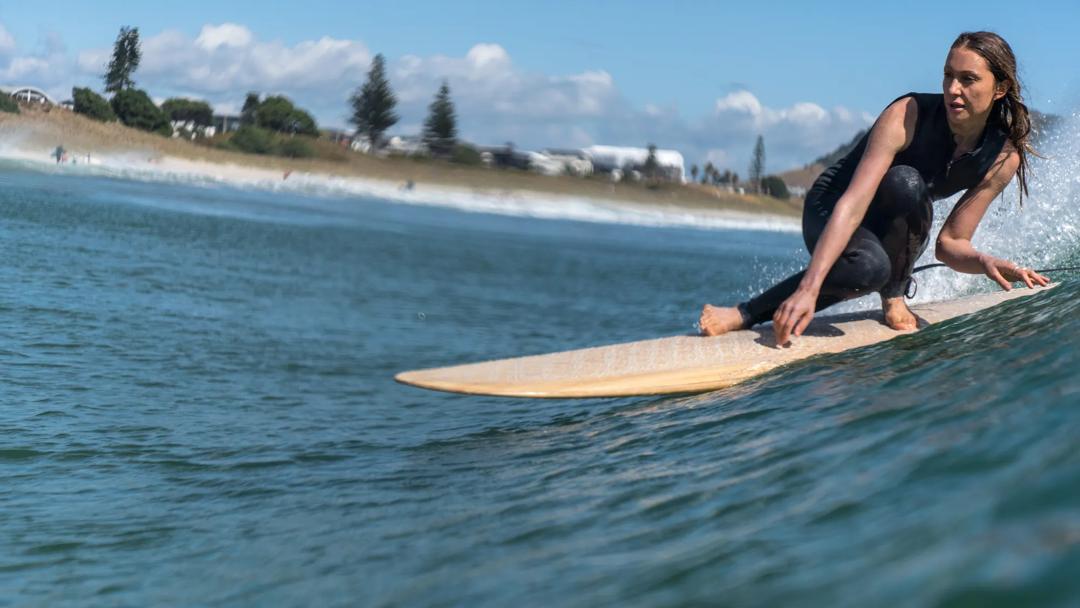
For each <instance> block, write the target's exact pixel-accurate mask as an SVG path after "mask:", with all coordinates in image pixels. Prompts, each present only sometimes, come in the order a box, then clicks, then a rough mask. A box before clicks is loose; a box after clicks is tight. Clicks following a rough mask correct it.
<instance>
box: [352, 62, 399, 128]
mask: <svg viewBox="0 0 1080 608" xmlns="http://www.w3.org/2000/svg"><path fill="white" fill-rule="evenodd" d="M350 102H351V103H352V107H353V115H352V117H351V118H350V119H349V120H350V122H352V124H354V125H356V128H357V130H358V131H360V132H361V133H363V134H364V135H367V136H368V139H369V140H370V141H371V147H372V148H373V149H378V148H379V144H380V143H381V141H382V136H383V133H386V130H387V129H389V128H390V127H392V126H394V125H395V124H397V121H398V116H397V114H394V106H396V105H397V99H396V98H395V97H394V92H393V91H391V90H390V83H389V81H387V80H386V60H385V59H383V56H382V54H379V55H375V59H374V60H372V62H371V70H370V71H369V72H368V75H367V81H366V82H364V84H363V86H361V87H360V88H359V89H358V90H357V91H356V93H354V94H353V96H352V98H350Z"/></svg>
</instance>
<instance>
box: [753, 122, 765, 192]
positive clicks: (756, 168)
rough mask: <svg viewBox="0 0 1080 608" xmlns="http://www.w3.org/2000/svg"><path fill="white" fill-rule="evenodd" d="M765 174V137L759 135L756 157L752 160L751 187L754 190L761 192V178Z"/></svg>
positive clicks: (755, 145)
mask: <svg viewBox="0 0 1080 608" xmlns="http://www.w3.org/2000/svg"><path fill="white" fill-rule="evenodd" d="M764 176H765V139H764V138H763V137H761V136H760V135H758V136H757V143H756V144H754V157H753V159H752V160H751V161H750V187H751V188H753V189H754V192H761V178H762V177H764Z"/></svg>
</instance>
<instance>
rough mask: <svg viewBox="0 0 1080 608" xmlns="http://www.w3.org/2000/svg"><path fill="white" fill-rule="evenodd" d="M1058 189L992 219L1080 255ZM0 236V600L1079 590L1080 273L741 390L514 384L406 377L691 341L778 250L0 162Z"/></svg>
mask: <svg viewBox="0 0 1080 608" xmlns="http://www.w3.org/2000/svg"><path fill="white" fill-rule="evenodd" d="M1051 186H1053V188H1051ZM1077 187H1078V186H1077V184H1075V183H1072V182H1070V181H1069V180H1068V179H1065V178H1062V180H1060V182H1054V183H1053V184H1050V185H1044V190H1045V189H1050V190H1053V189H1054V188H1056V190H1054V192H1056V193H1057V194H1060V196H1056V197H1054V198H1053V200H1054V202H1053V204H1051V203H1050V202H1048V201H1049V200H1050V198H1051V197H1046V198H1044V199H1043V200H1042V201H1041V204H1040V201H1032V202H1029V203H1028V204H1027V209H1026V210H1025V211H1024V212H1022V213H1020V212H1016V211H1015V210H1010V207H1009V203H1008V202H1003V203H1002V204H1001V205H1000V207H1001V208H1002V209H1003V211H1001V212H1000V213H998V212H996V211H995V214H994V215H993V216H992V217H989V218H988V219H987V220H986V224H987V228H986V230H983V231H981V232H980V238H981V239H984V240H983V243H984V244H986V245H988V246H998V247H1000V248H1002V249H1003V250H1004V251H1003V253H1008V254H1009V255H1012V256H1014V257H1016V258H1017V259H1019V260H1021V261H1024V262H1026V263H1031V264H1043V263H1045V264H1066V263H1074V264H1075V263H1078V262H1080V244H1078V243H1077V239H1076V238H1075V235H1076V232H1075V230H1076V228H1075V226H1076V225H1077V222H1076V218H1077V215H1078V213H1077V201H1080V197H1077V196H1076V194H1077ZM940 209H941V208H940V207H939V210H940ZM1018 213H1019V214H1018ZM1025 214H1026V215H1025ZM1018 218H1019V219H1018ZM1018 226H1021V227H1024V226H1026V228H1024V230H1027V231H1028V232H1027V233H1028V234H1029V235H1034V237H1032V238H1028V239H1023V238H1018V237H1016V236H1015V234H1014V233H1016V232H1019V231H1020V230H1019V228H1017V227H1018ZM1070 230H1071V231H1073V232H1070ZM1070 235H1072V236H1070ZM0 242H2V243H3V253H4V254H3V256H2V258H0V284H2V285H3V289H2V290H0V311H2V315H3V320H4V323H3V326H2V328H0V369H2V371H0V606H65V605H79V606H82V605H101V606H149V605H184V606H194V605H207V606H313V605H317V606H356V605H371V606H451V605H493V606H504V605H560V606H675V605H724V606H1020V605H1025V606H1028V605H1041V606H1052V605H1059V606H1069V605H1071V606H1076V605H1078V604H1080V579H1078V578H1077V573H1080V441H1078V439H1080V356H1078V352H1080V351H1078V349H1080V346H1078V344H1080V280H1078V278H1077V277H1076V276H1075V275H1073V276H1070V275H1060V276H1058V277H1057V278H1058V279H1060V280H1061V285H1060V286H1059V287H1058V288H1056V289H1054V290H1051V291H1048V292H1045V293H1042V294H1039V295H1036V296H1034V297H1032V298H1027V299H1023V300H1022V301H1016V302H1010V303H1006V304H1004V305H1002V306H1000V307H997V308H995V309H992V310H989V311H986V312H984V313H980V314H977V315H973V316H970V317H967V318H962V319H957V320H953V321H950V322H947V323H943V324H940V325H937V326H933V327H930V328H927V329H925V330H923V331H921V332H919V333H918V334H915V335H910V336H905V337H901V338H898V339H896V340H894V341H891V342H888V343H885V344H880V345H877V346H873V347H870V348H864V349H859V350H855V351H851V352H848V353H844V354H840V355H832V356H825V357H819V358H816V359H812V360H809V361H806V362H804V363H800V364H797V365H794V366H791V367H788V368H785V369H782V370H779V371H777V372H776V373H772V374H769V375H767V376H765V377H763V378H761V379H759V380H757V381H754V382H751V383H748V384H745V385H742V386H738V387H735V388H732V389H729V390H724V391H719V392H714V393H708V394H704V395H696V396H680V397H665V398H632V399H606V400H562V401H529V400H517V399H499V398H483V397H470V396H459V395H447V394H439V393H431V392H425V391H420V390H417V389H414V388H410V387H405V386H401V385H397V384H395V383H394V382H393V380H392V376H393V374H394V373H396V372H398V371H402V370H405V369H413V368H419V367H432V366H439V365H445V364H451V363H458V362H465V361H474V360H483V359H489V358H497V357H506V356H513V355H521V354H530V353H541V352H548V351H554V350H562V349H568V348H575V347H583V346H590V345H597V344H605V343H612V342H619V341H627V340H636V339H643V338H649V337H656V336H662V335H669V334H677V333H686V332H690V331H693V323H694V322H695V321H696V318H697V313H698V311H699V309H700V306H701V304H702V303H704V302H707V301H708V302H715V303H721V302H732V301H735V300H737V299H739V298H742V297H745V296H747V295H750V293H751V292H753V291H755V290H756V289H758V288H760V287H763V286H764V285H766V284H767V283H768V282H770V281H772V280H775V279H777V278H780V277H782V276H784V274H785V273H787V272H789V271H791V270H793V269H794V268H797V267H798V266H799V265H800V264H801V263H803V261H805V258H806V254H805V252H803V251H802V245H801V240H800V238H799V236H798V235H797V234H793V233H790V232H784V231H764V230H735V229H721V228H715V227H713V228H709V229H697V228H693V227H678V226H666V227H665V226H653V227H646V226H634V225H628V224H626V223H618V222H583V221H572V220H559V219H537V218H534V217H518V216H513V215H498V214H490V213H475V212H465V211H462V210H461V209H449V208H440V207H437V206H417V205H407V204H402V203H401V202H391V201H387V200H379V199H375V198H363V197H355V196H353V197H342V196H312V195H311V194H310V193H291V192H267V191H263V190H259V189H230V188H227V187H221V186H215V185H209V186H208V185H205V184H201V185H185V184H183V183H177V182H176V181H175V180H170V181H166V182H160V181H146V180H143V181H140V180H129V179H116V178H112V177H104V176H95V175H89V174H75V175H69V174H65V173H64V172H57V171H30V170H26V169H25V168H23V167H22V166H21V165H20V166H16V165H11V164H9V165H6V166H4V167H2V168H0ZM991 288H992V286H991V285H990V284H989V282H988V281H987V280H979V279H963V280H961V279H957V278H955V277H950V276H949V274H947V273H938V274H935V275H933V276H927V277H926V279H925V280H924V282H923V287H922V289H921V291H920V298H921V299H933V298H940V297H949V296H952V295H957V294H959V293H965V292H968V291H972V290H979V289H982V290H989V289H991ZM859 305H860V304H853V305H852V306H859Z"/></svg>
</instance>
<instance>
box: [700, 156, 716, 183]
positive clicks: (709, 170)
mask: <svg viewBox="0 0 1080 608" xmlns="http://www.w3.org/2000/svg"><path fill="white" fill-rule="evenodd" d="M714 171H716V167H714V166H713V164H712V161H711V160H710V161H707V162H706V163H705V172H704V173H702V174H701V183H703V184H704V183H706V182H708V181H709V180H711V179H712V175H713V172H714Z"/></svg>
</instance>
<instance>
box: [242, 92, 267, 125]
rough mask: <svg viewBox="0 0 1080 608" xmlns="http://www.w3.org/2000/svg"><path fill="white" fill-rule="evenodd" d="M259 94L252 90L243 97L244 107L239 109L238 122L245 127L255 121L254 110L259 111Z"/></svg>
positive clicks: (253, 123)
mask: <svg viewBox="0 0 1080 608" xmlns="http://www.w3.org/2000/svg"><path fill="white" fill-rule="evenodd" d="M260 103H262V102H260V101H259V94H258V93H256V92H254V91H252V92H250V93H248V94H247V97H245V98H244V107H243V108H241V110H240V124H241V125H242V126H245V127H253V126H255V123H256V122H257V117H256V115H255V114H256V112H258V111H259V104H260Z"/></svg>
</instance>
